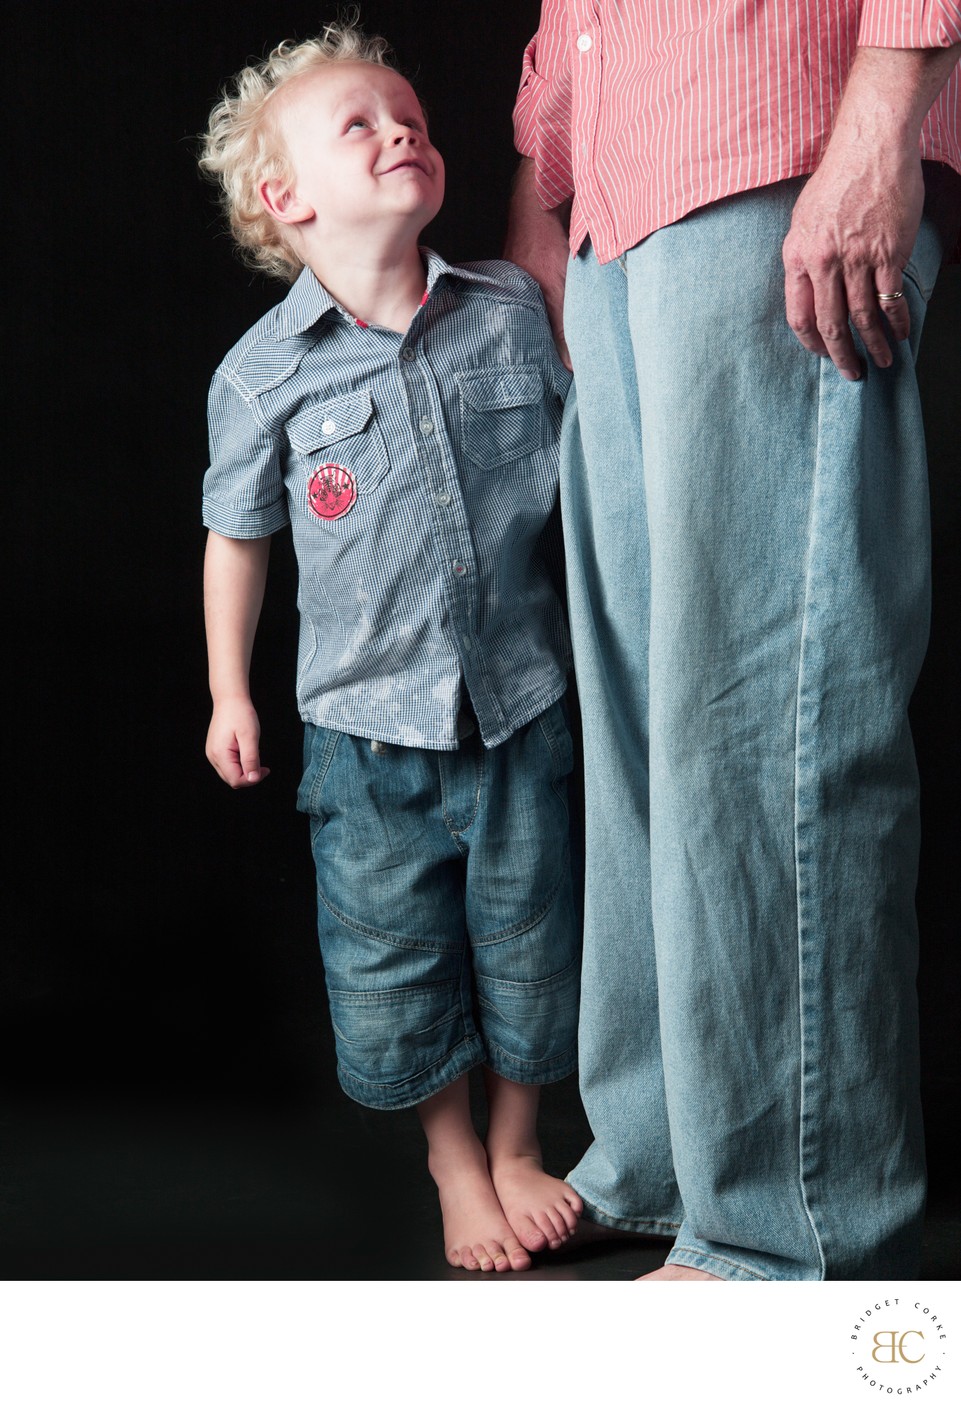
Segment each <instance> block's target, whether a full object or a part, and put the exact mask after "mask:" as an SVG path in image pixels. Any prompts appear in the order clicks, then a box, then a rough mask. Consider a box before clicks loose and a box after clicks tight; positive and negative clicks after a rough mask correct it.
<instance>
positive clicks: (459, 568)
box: [451, 558, 467, 577]
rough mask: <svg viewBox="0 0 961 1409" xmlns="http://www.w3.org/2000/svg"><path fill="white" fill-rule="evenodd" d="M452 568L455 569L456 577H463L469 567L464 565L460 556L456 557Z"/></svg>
mask: <svg viewBox="0 0 961 1409" xmlns="http://www.w3.org/2000/svg"><path fill="white" fill-rule="evenodd" d="M451 568H452V569H453V572H454V575H455V577H463V576H464V573H465V572H466V571H467V568H466V567H465V566H464V564H463V563H462V562H461V561H460V559H459V558H455V559H454V561H453V562H452V563H451Z"/></svg>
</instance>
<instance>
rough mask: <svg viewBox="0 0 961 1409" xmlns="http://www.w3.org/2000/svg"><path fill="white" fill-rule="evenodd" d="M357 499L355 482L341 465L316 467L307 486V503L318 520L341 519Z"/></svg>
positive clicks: (348, 471)
mask: <svg viewBox="0 0 961 1409" xmlns="http://www.w3.org/2000/svg"><path fill="white" fill-rule="evenodd" d="M356 498H357V482H356V480H355V479H354V476H353V475H352V474H351V472H350V470H348V469H345V468H344V466H343V465H335V464H328V465H318V466H317V468H316V470H314V473H313V474H312V475H311V477H310V483H309V484H308V486H307V503H308V505H309V507H310V511H311V513H312V514H316V515H317V517H318V518H319V519H339V518H343V516H344V514H346V513H347V510H348V509H350V508H352V507H353V505H354V501H355V500H356Z"/></svg>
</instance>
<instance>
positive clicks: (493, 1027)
mask: <svg viewBox="0 0 961 1409" xmlns="http://www.w3.org/2000/svg"><path fill="white" fill-rule="evenodd" d="M466 728H467V729H470V732H469V733H468V734H467V736H466V737H464V738H462V739H461V740H460V747H459V748H458V749H457V750H456V751H453V752H439V751H437V750H433V749H422V748H404V747H401V746H399V745H395V744H383V743H380V742H378V741H376V740H374V741H372V740H370V739H361V738H356V737H355V736H354V735H352V734H343V733H340V732H338V731H337V730H335V729H326V728H322V727H318V726H316V725H313V724H308V725H307V726H306V738H305V743H304V756H305V771H304V777H303V781H302V783H301V786H300V792H299V794H298V801H297V805H298V807H299V808H300V810H301V811H302V812H306V813H307V815H308V816H309V818H310V832H311V845H312V848H313V853H314V863H315V865H316V868H317V912H318V931H319V935H320V947H321V954H322V956H323V960H324V969H325V974H326V979H327V992H328V996H329V1000H330V1014H331V1020H332V1023H333V1028H334V1035H335V1039H336V1046H337V1075H338V1078H339V1080H340V1083H341V1086H342V1087H343V1089H344V1090H345V1091H346V1093H347V1094H348V1096H351V1097H353V1099H354V1100H356V1101H359V1102H360V1103H361V1104H362V1105H365V1106H372V1107H376V1108H379V1109H383V1110H389V1109H399V1108H401V1107H405V1106H412V1105H416V1104H417V1103H419V1102H420V1101H423V1100H425V1099H426V1098H427V1097H428V1096H431V1095H433V1094H434V1093H435V1092H437V1091H440V1090H441V1089H442V1088H443V1087H445V1086H447V1085H449V1084H450V1083H451V1082H452V1081H454V1080H456V1079H457V1078H458V1077H459V1076H461V1075H463V1073H464V1072H466V1071H469V1070H470V1068H471V1067H474V1066H478V1065H480V1064H483V1065H485V1066H487V1067H489V1068H490V1069H491V1070H492V1071H494V1072H496V1073H497V1074H498V1075H500V1076H504V1077H507V1078H508V1079H509V1080H511V1081H518V1082H527V1083H535V1084H540V1083H543V1082H549V1081H558V1080H560V1079H561V1077H564V1076H567V1075H568V1074H569V1073H570V1072H572V1071H573V1070H574V1068H575V1066H576V1035H577V1008H578V987H579V970H580V933H579V926H578V923H577V920H576V916H575V907H574V897H573V884H572V878H571V865H570V846H569V836H568V810H567V779H568V774H569V773H570V771H571V768H572V763H573V750H572V745H571V737H570V734H569V732H568V729H567V724H566V721H565V717H564V709H563V705H562V704H560V703H557V704H554V705H552V706H551V707H550V708H549V709H547V710H546V711H545V712H544V713H543V714H541V715H539V716H538V717H537V718H536V719H534V720H532V721H531V722H530V723H529V724H527V725H525V726H524V727H523V728H521V729H519V730H517V732H516V733H515V734H513V735H512V736H511V737H510V738H509V739H507V740H506V741H505V742H504V743H502V744H500V745H498V746H497V747H496V748H493V749H485V748H484V746H483V744H482V742H481V738H480V732H479V730H478V729H477V728H476V726H475V727H474V728H473V729H471V725H470V722H469V721H468V723H467V725H466Z"/></svg>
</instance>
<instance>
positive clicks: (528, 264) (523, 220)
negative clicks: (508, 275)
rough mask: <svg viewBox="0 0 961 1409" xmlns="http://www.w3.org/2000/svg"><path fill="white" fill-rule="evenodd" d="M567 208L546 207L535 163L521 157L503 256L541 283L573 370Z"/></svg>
mask: <svg viewBox="0 0 961 1409" xmlns="http://www.w3.org/2000/svg"><path fill="white" fill-rule="evenodd" d="M567 213H568V212H567V208H566V207H562V208H560V209H558V210H544V209H542V207H541V204H540V202H539V201H538V199H537V192H536V191H535V189H534V163H533V161H531V159H530V157H522V158H521V164H520V166H519V168H518V171H517V177H516V179H515V182H514V194H513V196H512V198H511V207H510V215H509V217H508V224H507V241H506V244H505V246H504V258H505V259H509V260H510V261H511V262H512V263H513V264H519V265H520V267H521V268H522V269H526V270H527V272H528V274H530V275H531V276H532V277H533V278H535V279H536V280H537V282H538V284H540V287H541V293H542V294H543V295H544V302H545V304H546V305H547V316H548V318H549V319H550V322H551V331H552V332H553V334H554V341H555V343H556V344H557V351H558V355H559V356H560V359H561V361H562V362H563V363H564V366H565V367H566V368H567V369H568V371H570V370H571V355H570V353H569V352H568V350H567V343H566V341H565V339H564V285H565V283H566V280H567V264H568V260H569V259H570V249H569V248H568V242H567V220H566V216H567Z"/></svg>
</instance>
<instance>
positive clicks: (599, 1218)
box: [567, 1174, 681, 1238]
mask: <svg viewBox="0 0 961 1409" xmlns="http://www.w3.org/2000/svg"><path fill="white" fill-rule="evenodd" d="M567 1183H568V1184H570V1185H571V1188H572V1189H574V1191H575V1193H577V1194H579V1195H580V1197H581V1200H582V1201H583V1204H584V1217H585V1218H587V1219H589V1220H590V1221H591V1223H599V1224H600V1226H601V1227H602V1228H616V1229H617V1230H618V1231H619V1232H621V1233H644V1234H647V1236H648V1237H651V1238H676V1237H677V1230H678V1229H679V1228H680V1226H681V1225H680V1223H670V1222H668V1221H667V1220H666V1219H664V1218H618V1217H617V1215H616V1214H613V1213H608V1212H607V1211H606V1210H605V1209H602V1208H598V1207H597V1205H596V1204H592V1203H591V1202H590V1200H589V1199H585V1198H584V1195H583V1193H581V1190H580V1189H578V1187H577V1185H576V1184H575V1183H573V1181H572V1178H571V1175H570V1174H568V1176H567Z"/></svg>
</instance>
